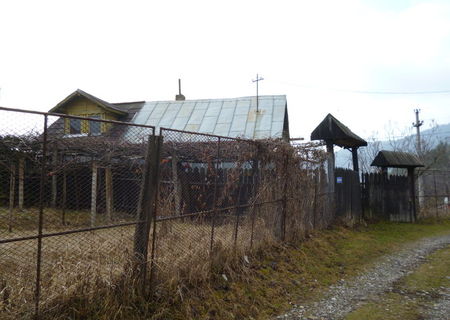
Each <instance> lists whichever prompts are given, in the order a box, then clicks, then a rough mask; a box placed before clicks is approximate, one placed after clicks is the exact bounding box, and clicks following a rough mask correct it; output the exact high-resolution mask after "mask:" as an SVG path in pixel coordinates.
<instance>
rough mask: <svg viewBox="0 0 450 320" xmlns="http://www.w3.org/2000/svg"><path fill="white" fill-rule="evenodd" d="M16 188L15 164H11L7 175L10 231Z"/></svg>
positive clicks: (10, 228) (9, 229)
mask: <svg viewBox="0 0 450 320" xmlns="http://www.w3.org/2000/svg"><path fill="white" fill-rule="evenodd" d="M15 189H16V165H15V164H11V168H10V175H9V217H8V218H9V219H8V220H9V226H8V231H9V232H12V225H13V211H14V194H15Z"/></svg>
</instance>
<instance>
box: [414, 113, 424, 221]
mask: <svg viewBox="0 0 450 320" xmlns="http://www.w3.org/2000/svg"><path fill="white" fill-rule="evenodd" d="M419 112H420V109H415V110H414V113H415V114H416V122H413V124H412V125H413V127H415V128H416V130H417V133H416V143H417V145H416V148H417V154H418V155H419V159H420V160H422V158H423V154H422V142H421V139H420V127H421V126H422V125H423V121H420V120H419ZM417 189H418V191H419V192H418V193H419V210H420V209H421V208H423V203H424V199H425V198H424V195H425V193H424V189H423V175H422V174H420V172H419V175H418V179H417ZM419 212H420V211H419Z"/></svg>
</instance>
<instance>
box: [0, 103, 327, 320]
mask: <svg viewBox="0 0 450 320" xmlns="http://www.w3.org/2000/svg"><path fill="white" fill-rule="evenodd" d="M0 113H1V114H0V119H1V120H0V121H2V126H1V127H0V128H1V129H0V148H1V149H0V151H1V152H0V164H1V166H0V177H1V183H0V188H1V189H0V205H1V206H0V252H1V254H2V261H1V262H0V264H1V268H0V304H1V308H0V317H2V318H5V319H8V318H11V319H14V318H17V317H18V315H20V317H22V318H31V317H32V316H33V314H37V313H38V311H39V310H40V315H42V316H45V317H47V318H51V317H52V314H56V313H58V312H65V311H64V310H62V309H61V308H63V306H64V303H63V302H64V301H69V299H85V301H90V299H91V300H92V299H95V298H98V296H99V295H101V293H102V292H107V291H108V290H112V291H114V288H117V285H118V283H120V281H123V279H124V277H125V278H127V277H129V278H130V279H131V278H133V277H134V276H136V275H139V277H142V278H140V280H141V281H139V282H135V281H134V279H133V280H132V282H130V285H129V287H132V288H133V289H134V288H135V289H136V290H138V289H140V288H142V289H148V288H149V287H150V288H151V289H152V293H153V294H155V295H156V296H164V294H165V293H169V292H172V291H171V290H174V288H175V289H176V288H180V286H182V285H180V284H181V283H183V282H184V281H188V282H189V281H190V282H195V281H202V280H206V279H208V277H209V276H210V275H211V270H216V271H217V270H221V268H224V266H225V265H226V264H227V263H228V262H229V261H231V260H232V259H233V258H234V257H237V256H241V255H245V254H247V253H248V252H250V250H254V249H258V248H261V247H262V246H265V245H267V244H270V243H274V242H279V241H291V240H295V239H298V238H302V237H304V236H305V235H307V234H308V233H309V232H310V231H311V230H313V229H316V228H323V227H326V226H328V225H329V224H330V223H331V222H332V220H333V218H334V217H335V216H334V212H333V211H332V210H331V208H332V205H330V199H332V197H331V198H330V194H329V192H328V191H327V190H328V189H327V181H328V180H327V179H328V177H327V175H326V172H325V169H324V168H325V157H324V155H323V152H322V151H321V150H320V148H317V146H315V145H307V144H305V145H303V146H301V147H293V146H290V145H289V144H287V143H285V142H281V141H278V140H265V141H250V140H242V139H235V138H228V137H219V136H214V135H207V134H198V133H190V132H182V131H176V130H168V129H160V132H159V135H160V137H161V138H162V139H161V138H159V137H156V136H155V131H154V128H153V127H149V126H139V125H133V124H130V123H121V122H118V121H109V120H102V119H97V118H82V117H75V116H68V115H55V114H47V113H36V112H34V113H30V112H23V111H21V112H19V111H18V110H7V109H6V108H2V109H0ZM17 119H20V125H12V124H13V123H15V122H17ZM3 122H4V123H3ZM154 195H155V196H154ZM153 197H155V198H154V199H153ZM147 265H149V266H150V268H147Z"/></svg>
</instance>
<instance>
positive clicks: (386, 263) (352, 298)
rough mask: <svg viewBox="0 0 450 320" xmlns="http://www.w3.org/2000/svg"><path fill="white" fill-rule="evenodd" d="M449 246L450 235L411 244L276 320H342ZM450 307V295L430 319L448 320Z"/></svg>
mask: <svg viewBox="0 0 450 320" xmlns="http://www.w3.org/2000/svg"><path fill="white" fill-rule="evenodd" d="M449 244H450V235H446V236H441V237H433V238H426V239H422V240H420V241H417V242H414V243H411V244H408V245H407V246H406V247H404V248H403V249H402V250H401V251H400V252H397V253H394V254H391V255H387V256H384V257H382V258H381V259H380V260H379V261H378V262H377V263H376V264H375V265H374V266H373V267H372V268H371V269H370V270H368V271H367V272H365V273H363V274H361V275H360V276H358V277H356V278H354V279H350V280H347V281H344V280H341V281H340V283H338V284H336V285H333V286H331V287H330V288H329V290H328V292H327V293H326V294H325V296H324V298H322V300H320V301H317V302H314V303H311V304H307V305H303V306H302V305H297V306H295V307H294V309H292V310H291V311H289V312H288V313H286V314H284V315H281V316H278V317H277V318H276V319H290V320H293V319H324V320H325V319H326V320H329V319H342V318H343V317H345V316H346V315H347V314H349V313H350V312H351V311H353V310H355V309H356V308H358V307H359V306H360V305H362V304H363V303H365V302H366V301H375V300H376V299H377V296H378V295H381V294H383V293H384V292H389V291H392V290H394V284H395V283H396V282H397V281H399V280H400V279H402V278H403V277H405V276H406V275H408V274H409V273H411V272H412V271H413V270H414V269H415V268H417V267H418V266H419V265H420V264H421V263H423V262H424V260H425V258H426V257H427V256H428V255H429V254H431V253H432V252H434V251H436V250H438V249H441V248H444V247H446V246H447V245H449ZM447 289H448V288H447ZM446 292H448V290H447V291H446ZM449 305H450V300H449V295H447V294H443V295H441V297H439V298H437V299H436V302H435V303H434V304H433V306H432V309H431V310H430V313H429V315H428V317H429V319H448V318H446V317H447V315H448V314H449V313H447V311H448V310H449ZM442 315H445V316H444V318H442Z"/></svg>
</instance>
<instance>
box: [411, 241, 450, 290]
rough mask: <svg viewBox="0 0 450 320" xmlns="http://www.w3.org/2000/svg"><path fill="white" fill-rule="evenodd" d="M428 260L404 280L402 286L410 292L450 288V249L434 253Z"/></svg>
mask: <svg viewBox="0 0 450 320" xmlns="http://www.w3.org/2000/svg"><path fill="white" fill-rule="evenodd" d="M427 260H428V262H427V263H424V264H422V265H421V266H420V267H419V268H418V269H417V270H416V271H415V272H414V273H412V274H410V275H408V276H407V277H405V278H404V279H403V281H402V286H403V287H405V289H407V290H408V291H409V292H416V291H426V292H433V291H435V290H437V289H439V287H450V279H449V274H450V247H447V248H445V249H442V250H438V251H436V252H434V253H433V254H431V255H430V256H429V257H428V259H427Z"/></svg>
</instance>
